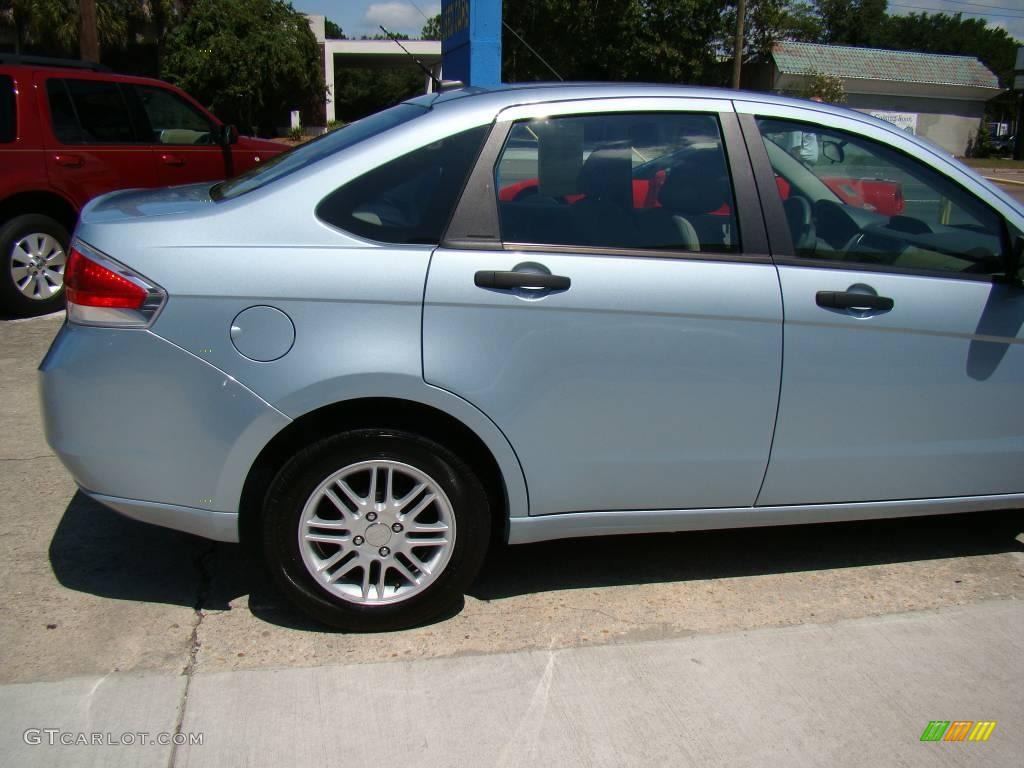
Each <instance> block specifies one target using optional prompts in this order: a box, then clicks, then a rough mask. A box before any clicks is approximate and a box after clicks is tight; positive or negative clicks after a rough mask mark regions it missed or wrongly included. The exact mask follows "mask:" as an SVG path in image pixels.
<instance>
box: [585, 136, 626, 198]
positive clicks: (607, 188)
mask: <svg viewBox="0 0 1024 768" xmlns="http://www.w3.org/2000/svg"><path fill="white" fill-rule="evenodd" d="M577 191H578V192H580V193H582V194H584V195H586V199H587V200H601V201H603V202H606V203H610V204H612V205H616V206H619V207H620V208H632V207H633V163H632V160H631V158H630V153H629V150H628V149H625V148H615V149H595V150H594V151H593V152H591V153H590V156H589V157H587V159H586V160H585V161H584V163H583V167H582V168H580V175H579V180H578V183H577Z"/></svg>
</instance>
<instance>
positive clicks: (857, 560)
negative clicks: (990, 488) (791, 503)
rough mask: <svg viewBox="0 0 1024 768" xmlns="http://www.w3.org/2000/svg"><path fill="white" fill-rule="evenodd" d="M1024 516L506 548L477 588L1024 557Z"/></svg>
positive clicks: (512, 591)
mask: <svg viewBox="0 0 1024 768" xmlns="http://www.w3.org/2000/svg"><path fill="white" fill-rule="evenodd" d="M1022 531H1024V512H1022V511H1020V510H1012V511H998V512H978V513H970V514H959V515H941V516H928V517H909V518H900V519H890V520H866V521H857V522H843V523H820V524H809V525H787V526H770V527H763V528H733V529H728V530H716V531H689V532H685V533H661V534H642V535H631V536H600V537H594V538H588V539H571V540H564V541H548V542H543V543H540V544H526V545H520V546H515V547H503V548H500V549H499V550H497V551H495V552H492V553H491V555H490V556H489V557H488V559H487V562H486V564H485V565H484V570H483V572H482V573H481V574H480V577H479V578H478V579H477V580H476V583H475V584H474V585H473V587H472V588H471V589H470V594H471V595H472V596H473V597H475V598H478V599H480V600H495V599H500V598H505V597H514V596H516V595H521V594H526V593H530V592H538V591H551V590H562V589H579V588H586V587H606V586H620V585H627V584H649V583H658V582H670V581H691V580H699V579H716V578H730V577H738V576H757V575H763V574H771V573H787V572H795V571H814V570H827V569H833V568H850V567H857V566H864V565H882V564H890V563H900V562H912V561H915V560H933V559H937V558H948V557H964V556H971V555H988V554H997V553H1003V552H1024V544H1022V543H1021V541H1020V540H1019V539H1018V535H1019V534H1020V533H1021V532H1022Z"/></svg>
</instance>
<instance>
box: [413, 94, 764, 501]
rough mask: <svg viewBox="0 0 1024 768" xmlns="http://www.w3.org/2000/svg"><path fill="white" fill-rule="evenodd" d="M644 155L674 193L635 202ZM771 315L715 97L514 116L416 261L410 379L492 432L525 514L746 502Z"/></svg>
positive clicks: (728, 122)
mask: <svg viewBox="0 0 1024 768" xmlns="http://www.w3.org/2000/svg"><path fill="white" fill-rule="evenodd" d="M658 157H664V158H667V160H666V162H667V163H668V164H669V165H670V166H672V167H670V169H669V171H668V172H667V179H668V180H667V181H666V182H665V187H666V188H668V187H669V186H671V187H672V189H674V190H675V192H674V194H673V196H672V199H671V200H670V199H669V195H668V194H667V193H666V194H663V195H662V198H661V202H660V203H659V204H657V207H655V208H647V209H645V208H643V207H642V206H643V205H645V203H644V202H642V201H643V200H644V199H645V198H646V197H647V196H646V195H644V194H640V195H637V194H635V190H634V189H633V181H634V179H633V176H634V172H633V171H634V169H635V168H637V167H638V166H639V165H643V164H645V163H650V162H651V161H653V160H655V159H657V158H658ZM673 174H679V175H678V176H676V177H675V180H674V182H672V183H671V184H670V180H672V179H673ZM499 197H501V198H502V199H501V201H500V202H499ZM637 206H641V207H640V208H638V207H637ZM680 219H683V220H685V221H680ZM781 323H782V304H781V296H780V292H779V285H778V277H777V275H776V270H775V267H774V266H773V264H772V262H771V260H770V258H769V257H768V255H767V242H766V239H765V235H764V229H763V223H762V221H761V220H760V217H759V208H758V204H757V200H756V196H755V193H754V187H753V185H752V177H751V171H750V167H749V163H748V161H747V159H746V153H745V150H744V149H743V146H742V141H741V137H740V133H739V130H738V127H737V123H736V118H735V115H734V114H733V112H732V110H731V105H730V103H729V102H728V101H722V100H702V99H617V100H607V101H604V100H587V101H581V102H568V103H561V104H543V105H533V106H523V107H516V108H513V109H509V110H506V111H505V112H503V113H502V114H501V115H500V117H499V120H498V123H497V124H496V127H495V129H494V131H493V132H492V134H491V136H490V138H489V140H488V142H487V143H486V144H485V146H484V149H483V151H482V154H481V157H480V159H479V161H478V163H477V166H476V168H475V169H474V171H473V173H472V175H471V177H470V180H469V182H468V185H467V188H466V191H465V192H464V194H463V197H462V201H461V203H460V205H459V207H458V209H457V210H456V212H455V214H454V216H453V219H452V222H451V224H450V226H449V228H448V231H447V235H446V238H445V241H444V242H443V243H442V245H441V247H439V248H438V249H437V250H436V251H435V252H434V254H433V257H432V259H431V264H430V270H429V274H428V278H427V285H426V292H425V297H424V312H423V366H424V376H425V378H426V380H427V381H428V382H429V383H430V384H433V385H435V386H438V387H442V388H444V389H446V390H449V391H450V392H453V393H455V394H457V395H459V396H461V397H463V398H465V399H466V400H468V401H469V402H471V403H473V404H474V405H475V406H476V407H477V408H479V409H480V410H481V411H482V412H483V413H485V414H486V415H487V416H488V417H490V418H491V419H492V420H493V421H494V422H495V423H496V424H497V426H498V427H499V428H500V429H501V430H502V431H503V432H504V433H505V435H506V436H507V437H508V439H509V441H510V443H511V444H512V446H513V448H514V449H515V451H516V454H517V455H518V457H519V460H520V462H521V464H522V467H523V471H524V474H525V477H526V481H527V486H528V491H529V497H530V513H531V514H534V515H538V514H553V513H559V512H571V511H582V510H653V509H678V508H708V507H732V506H749V505H752V504H753V503H754V500H755V498H756V496H757V492H758V489H759V488H760V485H761V482H762V479H763V476H764V471H765V466H766V463H767V458H768V452H769V446H770V443H771V438H772V431H773V428H774V423H775V414H776V406H777V398H778V386H779V379H780V361H781V342H782V327H781Z"/></svg>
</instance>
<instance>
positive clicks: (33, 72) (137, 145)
mask: <svg viewBox="0 0 1024 768" xmlns="http://www.w3.org/2000/svg"><path fill="white" fill-rule="evenodd" d="M286 149H287V148H286V147H285V146H283V145H281V144H276V143H274V142H271V141H264V140H261V139H254V138H248V137H239V135H238V131H237V130H236V129H235V127H234V126H231V125H225V124H224V123H222V122H221V121H220V120H218V119H217V118H216V117H214V116H213V115H211V114H210V113H209V112H207V111H206V110H205V109H203V108H202V107H201V106H200V105H199V104H198V103H197V102H196V101H195V100H194V99H192V98H191V97H190V96H189V95H188V94H186V93H184V92H183V91H181V90H180V89H178V88H175V87H174V86H172V85H169V84H167V83H164V82H161V81H160V80H151V79H148V78H142V77H129V76H126V75H117V74H114V73H112V72H110V71H109V70H107V69H106V68H105V67H101V66H99V65H94V64H87V63H84V62H76V61H65V60H61V59H44V58H39V57H29V56H12V55H8V54H0V310H5V311H6V312H8V313H11V314H39V313H42V312H48V311H53V310H55V309H59V308H60V307H61V306H62V305H63V301H64V296H63V293H64V291H63V288H64V274H63V273H64V265H65V263H66V260H67V255H66V254H67V252H68V237H69V233H70V232H71V230H72V229H73V228H74V225H75V220H76V218H77V217H78V212H79V211H80V210H81V208H82V206H83V205H85V204H86V202H88V201H89V200H90V199H91V198H93V197H96V196H97V195H101V194H103V193H104V192H109V191H111V190H114V189H124V188H129V187H158V186H169V185H174V184H187V183H191V182H198V181H217V180H220V179H224V178H226V177H229V176H234V175H236V174H238V173H241V172H243V171H246V170H248V169H249V168H251V167H253V166H254V165H257V164H258V163H261V162H263V161H264V160H266V159H267V158H269V157H271V156H273V155H277V154H280V153H281V152H283V151H285V150H286Z"/></svg>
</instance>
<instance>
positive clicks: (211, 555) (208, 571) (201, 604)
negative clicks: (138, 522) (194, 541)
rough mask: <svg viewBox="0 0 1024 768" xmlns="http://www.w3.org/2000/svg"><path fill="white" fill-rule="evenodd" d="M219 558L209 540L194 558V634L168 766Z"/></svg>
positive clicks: (169, 767) (171, 762) (170, 766)
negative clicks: (195, 581) (196, 574)
mask: <svg viewBox="0 0 1024 768" xmlns="http://www.w3.org/2000/svg"><path fill="white" fill-rule="evenodd" d="M216 558H217V542H215V541H211V542H209V546H208V547H206V548H205V549H203V550H202V551H201V552H199V553H198V554H197V555H196V556H195V557H194V558H193V559H192V564H193V565H194V566H195V569H196V571H197V572H198V575H199V585H198V587H197V589H196V600H195V603H194V604H193V605H192V610H193V612H194V615H193V617H192V635H191V637H190V639H189V649H188V657H187V658H186V659H185V666H184V667H182V669H181V674H182V675H184V677H185V689H184V690H183V691H182V692H181V700H180V701H179V702H178V716H177V720H176V722H175V724H174V736H173V737H172V738H171V754H170V755H169V756H168V758H167V768H174V765H175V763H176V761H177V758H178V742H179V741H181V735H180V734H181V728H182V725H183V724H184V722H185V710H186V708H187V707H188V694H189V689H190V688H191V687H192V678H193V677H194V675H195V671H196V663H197V660H198V657H199V646H200V645H201V642H200V640H199V627H200V626H201V625H202V623H203V619H204V618H205V617H206V603H207V601H208V600H209V598H210V590H211V588H212V586H213V567H212V566H213V563H214V561H215V560H216Z"/></svg>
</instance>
